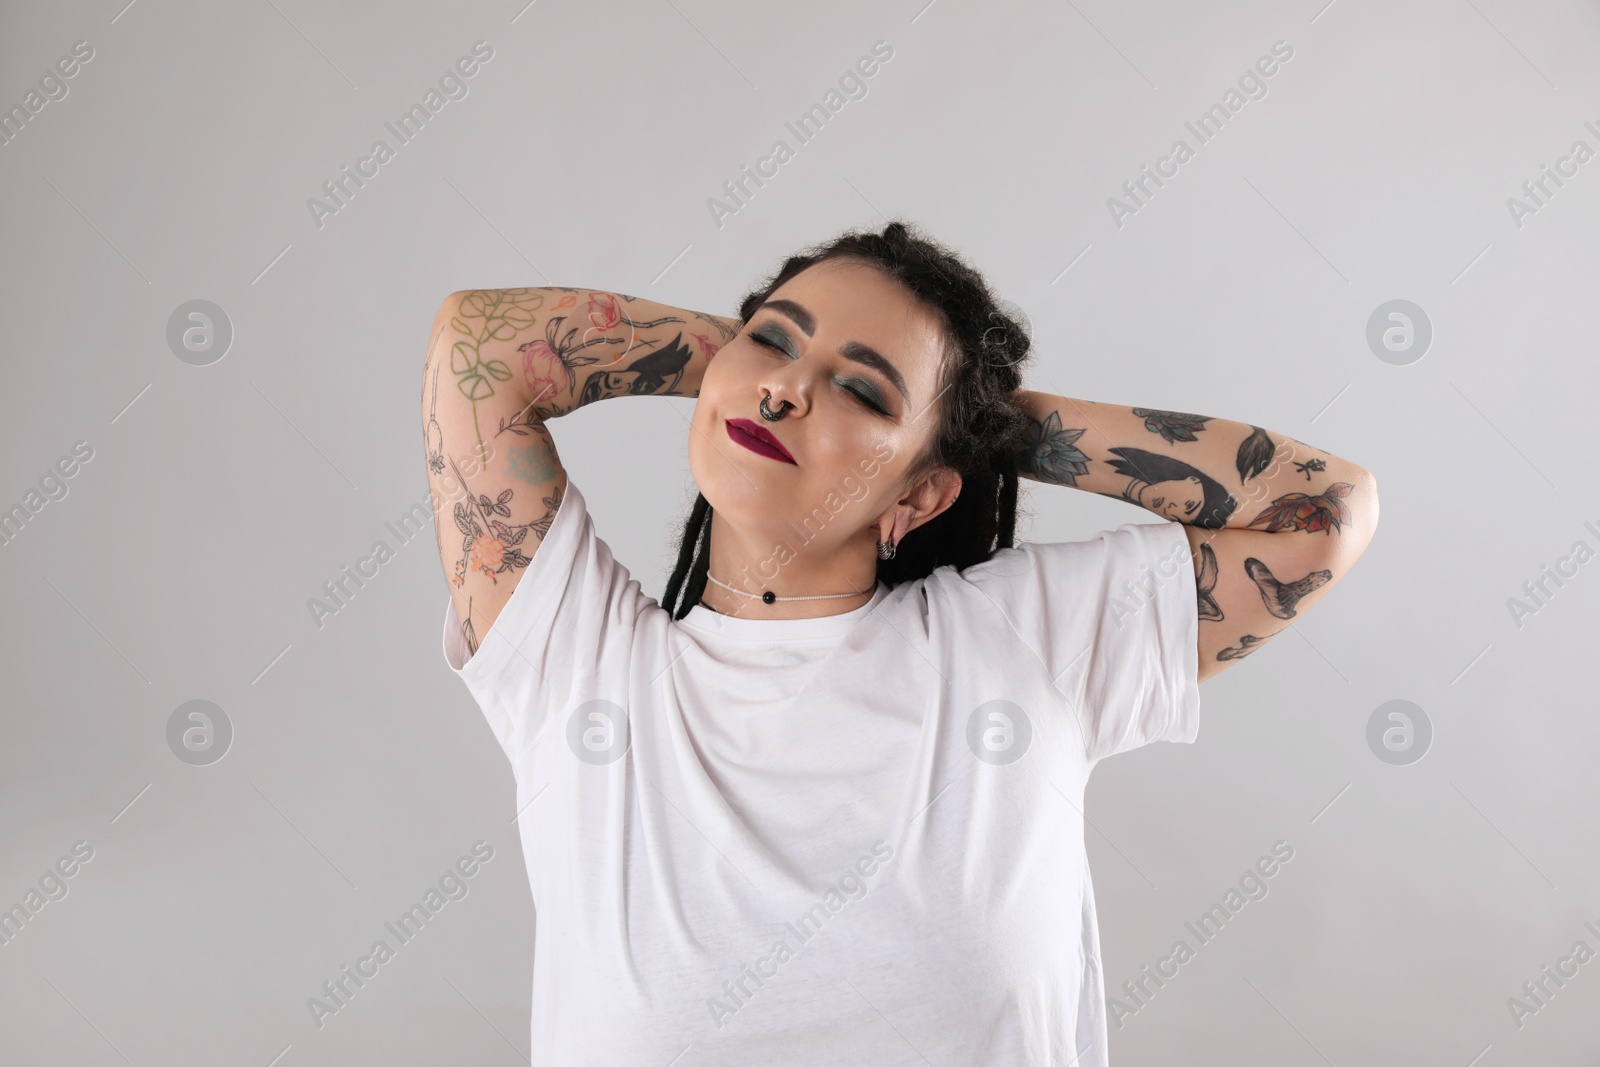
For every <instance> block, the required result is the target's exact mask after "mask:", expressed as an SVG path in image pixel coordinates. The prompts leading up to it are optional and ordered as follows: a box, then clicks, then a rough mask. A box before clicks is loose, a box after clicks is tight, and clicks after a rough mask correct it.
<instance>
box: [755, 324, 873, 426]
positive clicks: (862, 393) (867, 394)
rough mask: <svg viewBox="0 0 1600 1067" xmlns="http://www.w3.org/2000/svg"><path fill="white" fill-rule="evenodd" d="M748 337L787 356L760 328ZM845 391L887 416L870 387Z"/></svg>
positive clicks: (870, 408)
mask: <svg viewBox="0 0 1600 1067" xmlns="http://www.w3.org/2000/svg"><path fill="white" fill-rule="evenodd" d="M766 329H771V330H773V332H774V333H777V332H778V331H777V330H776V329H774V328H773V327H770V326H769V327H766ZM780 336H782V335H781V334H780ZM750 337H751V339H752V340H754V341H755V342H756V344H758V345H762V346H763V347H766V348H770V349H772V350H773V351H774V352H777V353H778V354H779V355H780V356H783V357H785V358H788V355H789V353H788V350H787V349H786V348H785V347H784V346H783V345H780V344H778V343H776V342H775V341H773V340H772V338H771V337H769V336H767V335H766V334H765V333H764V332H762V331H761V330H757V331H756V332H754V333H752V334H751V335H750ZM845 392H847V393H849V394H850V395H851V396H853V397H855V398H856V399H857V400H859V401H860V402H861V404H862V405H863V406H864V407H866V409H867V410H869V411H872V412H874V413H876V414H879V415H885V416H887V415H888V414H889V410H888V409H887V408H885V407H884V406H883V404H882V403H880V402H879V400H878V398H877V395H876V394H875V393H874V392H873V391H872V390H871V389H870V388H868V389H846V390H845Z"/></svg>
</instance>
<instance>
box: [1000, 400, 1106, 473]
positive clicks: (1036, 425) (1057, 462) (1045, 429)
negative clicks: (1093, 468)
mask: <svg viewBox="0 0 1600 1067" xmlns="http://www.w3.org/2000/svg"><path fill="white" fill-rule="evenodd" d="M1084 433H1085V430H1063V429H1062V428H1061V413H1060V412H1059V411H1052V412H1051V413H1050V415H1049V416H1048V417H1047V418H1046V419H1045V420H1044V421H1043V422H1040V421H1039V420H1038V419H1034V420H1033V425H1032V426H1031V427H1030V428H1029V430H1028V434H1027V437H1026V442H1025V446H1024V448H1023V450H1022V452H1021V454H1020V455H1019V456H1018V459H1017V469H1018V470H1019V471H1021V472H1022V473H1023V474H1027V475H1030V476H1031V477H1034V478H1037V479H1039V480H1040V481H1043V482H1054V483H1055V484H1057V485H1070V486H1073V487H1076V486H1077V484H1078V475H1080V474H1087V473H1088V471H1089V457H1088V456H1087V455H1085V454H1084V453H1083V452H1082V451H1080V450H1079V449H1078V446H1077V444H1076V442H1077V440H1078V438H1080V437H1082V436H1083V435H1084Z"/></svg>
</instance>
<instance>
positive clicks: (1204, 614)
mask: <svg viewBox="0 0 1600 1067" xmlns="http://www.w3.org/2000/svg"><path fill="white" fill-rule="evenodd" d="M1216 587H1217V554H1216V552H1215V551H1213V550H1212V548H1211V546H1210V545H1208V544H1206V543H1205V542H1203V541H1202V542H1201V543H1200V572H1199V573H1198V574H1196V575H1195V576H1194V592H1195V601H1196V603H1197V604H1198V606H1199V611H1200V621H1201V622H1218V621H1220V620H1221V619H1222V608H1221V607H1220V606H1219V605H1218V604H1217V598H1216V597H1215V596H1214V595H1212V592H1211V591H1212V590H1213V589H1215V588H1216Z"/></svg>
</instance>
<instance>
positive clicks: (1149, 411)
mask: <svg viewBox="0 0 1600 1067" xmlns="http://www.w3.org/2000/svg"><path fill="white" fill-rule="evenodd" d="M1132 411H1133V413H1134V414H1135V415H1138V416H1140V417H1141V418H1143V419H1144V428H1145V429H1147V430H1149V431H1150V432H1151V433H1158V434H1160V435H1161V439H1162V440H1163V441H1165V442H1167V444H1169V445H1170V444H1173V443H1175V442H1178V441H1196V440H1199V438H1197V437H1196V436H1195V434H1197V433H1199V432H1200V431H1201V430H1204V429H1205V428H1206V423H1207V422H1209V421H1211V416H1210V415H1193V414H1190V413H1189V412H1187V411H1162V410H1161V409H1160V408H1133V409H1132Z"/></svg>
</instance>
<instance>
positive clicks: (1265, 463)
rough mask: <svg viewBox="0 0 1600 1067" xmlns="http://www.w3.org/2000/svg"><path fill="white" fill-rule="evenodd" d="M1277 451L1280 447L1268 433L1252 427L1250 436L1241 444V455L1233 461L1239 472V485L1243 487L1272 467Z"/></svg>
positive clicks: (1257, 427)
mask: <svg viewBox="0 0 1600 1067" xmlns="http://www.w3.org/2000/svg"><path fill="white" fill-rule="evenodd" d="M1277 451H1278V446H1277V445H1276V444H1275V443H1274V442H1273V440H1272V438H1271V437H1269V436H1267V431H1265V430H1263V429H1262V428H1261V427H1259V426H1252V427H1250V436H1249V437H1246V438H1245V439H1244V440H1243V441H1240V442H1239V453H1238V455H1236V456H1235V457H1234V460H1233V465H1234V466H1235V467H1237V468H1238V470H1239V484H1240V485H1243V484H1244V483H1245V482H1248V481H1249V480H1250V479H1251V478H1254V477H1255V476H1256V475H1258V474H1260V473H1261V472H1262V471H1264V470H1266V469H1267V468H1268V467H1270V466H1272V457H1273V454H1274V453H1276V452H1277Z"/></svg>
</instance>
